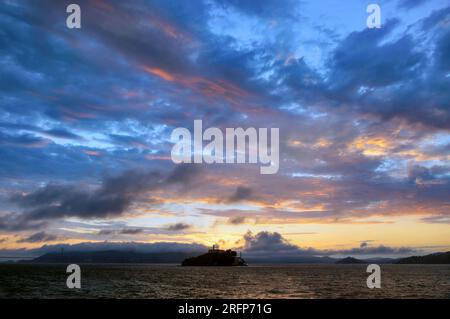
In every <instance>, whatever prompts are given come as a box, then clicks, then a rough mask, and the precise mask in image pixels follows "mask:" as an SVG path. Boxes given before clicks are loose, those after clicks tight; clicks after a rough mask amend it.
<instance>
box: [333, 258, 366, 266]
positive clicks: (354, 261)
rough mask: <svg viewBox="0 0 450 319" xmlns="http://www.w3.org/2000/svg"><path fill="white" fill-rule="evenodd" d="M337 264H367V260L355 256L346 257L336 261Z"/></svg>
mask: <svg viewBox="0 0 450 319" xmlns="http://www.w3.org/2000/svg"><path fill="white" fill-rule="evenodd" d="M336 264H367V262H366V261H364V260H361V259H356V258H353V257H346V258H344V259H340V260H338V261H336Z"/></svg>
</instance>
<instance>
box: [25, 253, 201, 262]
mask: <svg viewBox="0 0 450 319" xmlns="http://www.w3.org/2000/svg"><path fill="white" fill-rule="evenodd" d="M196 254H198V253H195V252H193V253H192V252H154V253H153V252H152V253H142V252H134V251H117V250H107V251H74V252H65V253H56V252H52V253H47V254H44V255H42V256H40V257H38V258H35V259H33V260H31V262H32V263H136V264H139V263H181V262H182V261H183V260H184V259H186V258H188V257H192V256H195V255H196ZM26 262H30V261H26Z"/></svg>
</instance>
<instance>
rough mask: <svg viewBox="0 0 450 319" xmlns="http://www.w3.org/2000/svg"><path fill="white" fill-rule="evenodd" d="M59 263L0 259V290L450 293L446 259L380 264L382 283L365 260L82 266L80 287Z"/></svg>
mask: <svg viewBox="0 0 450 319" xmlns="http://www.w3.org/2000/svg"><path fill="white" fill-rule="evenodd" d="M65 267H66V265H25V264H21V265H17V264H11V265H6V264H4V265H0V297H1V298H450V265H381V271H382V275H381V283H382V287H381V289H368V288H367V286H366V278H367V276H368V275H369V274H368V273H366V266H365V265H270V266H250V267H211V268H209V267H180V266H175V265H81V286H82V288H81V289H79V290H76V289H68V288H67V287H66V278H67V275H68V274H66V272H65Z"/></svg>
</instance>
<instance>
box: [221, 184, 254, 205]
mask: <svg viewBox="0 0 450 319" xmlns="http://www.w3.org/2000/svg"><path fill="white" fill-rule="evenodd" d="M252 195H253V191H252V190H251V189H250V188H249V187H245V186H238V187H237V188H236V191H235V192H234V194H232V195H231V196H230V197H228V198H227V202H229V203H234V202H240V201H243V200H247V199H250V198H252Z"/></svg>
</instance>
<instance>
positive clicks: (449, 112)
mask: <svg viewBox="0 0 450 319" xmlns="http://www.w3.org/2000/svg"><path fill="white" fill-rule="evenodd" d="M74 2H75V1H73V0H71V1H65V0H63V1H48V0H42V1H14V0H5V1H2V2H1V4H0V53H1V54H0V74H1V77H0V251H1V252H6V251H9V252H12V251H20V252H26V251H27V250H33V249H40V247H42V246H44V247H56V246H57V245H60V244H64V245H78V244H79V245H95V244H96V243H99V244H101V243H103V244H105V242H108V243H116V245H125V244H124V243H140V244H146V243H148V244H149V245H159V246H157V247H165V248H164V249H166V248H167V247H175V248H177V249H178V248H179V247H191V248H192V247H196V248H198V247H206V246H211V245H213V244H218V245H219V246H220V247H222V248H233V249H240V250H244V251H247V252H253V253H254V254H276V253H283V254H287V255H289V254H293V255H299V254H313V255H333V256H338V255H348V254H351V255H355V256H388V257H389V256H406V255H412V254H425V253H430V252H436V251H445V250H450V235H449V234H450V201H449V199H450V6H449V4H448V2H447V1H444V0H443V1H440V0H432V1H423V0H399V1H394V0H384V1H377V2H376V3H377V4H378V5H379V6H380V8H381V17H382V19H381V28H371V29H369V28H368V27H367V25H366V19H367V17H368V15H369V14H368V13H367V12H366V8H367V6H368V4H370V3H374V1H360V0H353V1H338V0H328V1H298V0H297V1H296V0H284V1H278V0H264V1H250V0H228V1H218V0H193V1H181V0H177V1H175V0H155V1H106V0H83V1H81V0H77V1H76V2H75V3H77V4H79V6H80V8H81V25H82V27H81V29H69V28H67V27H66V18H67V16H68V14H67V13H66V7H67V5H68V4H70V3H74ZM199 119H201V120H202V121H203V126H204V127H205V128H206V127H217V128H220V129H225V128H227V127H231V128H237V127H243V128H248V127H256V128H261V127H263V128H279V129H280V134H279V135H280V164H279V171H278V172H277V173H276V174H272V175H261V174H260V170H259V168H260V165H259V164H175V163H173V162H172V160H171V157H170V154H171V149H172V147H173V143H172V141H171V139H170V136H171V133H172V131H173V130H174V129H175V128H177V127H185V128H188V129H192V128H193V123H194V120H199ZM155 243H156V244H155ZM155 247H156V246H155ZM161 249H162V248H161ZM172 249H174V248H172Z"/></svg>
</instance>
